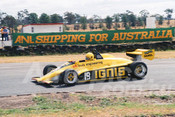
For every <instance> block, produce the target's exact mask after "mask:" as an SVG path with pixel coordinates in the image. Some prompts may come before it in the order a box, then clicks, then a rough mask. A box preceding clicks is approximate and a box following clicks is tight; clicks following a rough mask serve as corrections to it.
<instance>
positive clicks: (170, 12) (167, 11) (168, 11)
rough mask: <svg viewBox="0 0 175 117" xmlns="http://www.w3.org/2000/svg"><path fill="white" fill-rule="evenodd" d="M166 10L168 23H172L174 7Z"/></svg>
mask: <svg viewBox="0 0 175 117" xmlns="http://www.w3.org/2000/svg"><path fill="white" fill-rule="evenodd" d="M164 12H165V13H166V14H167V19H168V22H167V24H168V25H169V24H170V19H171V17H172V13H173V9H166V10H165V11H164Z"/></svg>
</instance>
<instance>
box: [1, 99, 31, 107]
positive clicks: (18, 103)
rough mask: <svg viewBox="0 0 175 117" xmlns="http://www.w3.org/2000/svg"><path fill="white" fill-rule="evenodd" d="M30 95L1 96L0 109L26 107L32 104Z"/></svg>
mask: <svg viewBox="0 0 175 117" xmlns="http://www.w3.org/2000/svg"><path fill="white" fill-rule="evenodd" d="M33 104H34V102H33V101H32V96H12V97H3V98H2V97H1V98H0V108H2V109H17V108H26V107H29V106H32V105H33Z"/></svg>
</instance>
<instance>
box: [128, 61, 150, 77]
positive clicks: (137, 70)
mask: <svg viewBox="0 0 175 117" xmlns="http://www.w3.org/2000/svg"><path fill="white" fill-rule="evenodd" d="M130 69H131V71H132V72H131V77H134V78H137V79H142V78H144V77H145V76H146V74H147V71H148V68H147V66H146V64H145V63H143V62H134V63H132V64H131V65H130Z"/></svg>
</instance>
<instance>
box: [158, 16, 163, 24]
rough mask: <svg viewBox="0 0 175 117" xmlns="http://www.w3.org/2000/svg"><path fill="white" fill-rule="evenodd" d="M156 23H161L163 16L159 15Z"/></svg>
mask: <svg viewBox="0 0 175 117" xmlns="http://www.w3.org/2000/svg"><path fill="white" fill-rule="evenodd" d="M158 24H159V25H162V24H163V16H159V19H158Z"/></svg>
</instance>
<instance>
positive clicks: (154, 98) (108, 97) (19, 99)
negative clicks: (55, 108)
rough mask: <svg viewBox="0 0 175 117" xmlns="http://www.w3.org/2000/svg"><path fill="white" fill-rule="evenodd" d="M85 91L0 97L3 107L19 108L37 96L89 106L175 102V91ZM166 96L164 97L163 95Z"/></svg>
mask: <svg viewBox="0 0 175 117" xmlns="http://www.w3.org/2000/svg"><path fill="white" fill-rule="evenodd" d="M136 93H137V94H138V95H134V96H133V93H132V94H130V92H125V94H127V95H125V94H124V93H122V92H107V93H106V92H83V93H79V92H77V93H73V92H72V93H51V94H37V95H28V96H12V97H0V108H1V109H17V108H26V107H30V106H33V105H35V104H36V102H34V101H33V98H34V97H36V96H42V97H46V98H47V99H49V100H52V101H61V102H63V103H68V104H69V103H82V104H86V105H88V106H101V104H103V103H104V104H108V103H109V104H110V103H113V102H115V103H117V102H120V103H121V102H133V103H140V104H144V105H157V104H158V105H164V104H174V102H175V95H174V94H175V91H171V92H164V93H163V95H158V94H160V93H162V92H154V95H153V94H152V93H153V92H135V94H136ZM172 94H173V95H172ZM163 96H164V97H163Z"/></svg>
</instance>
